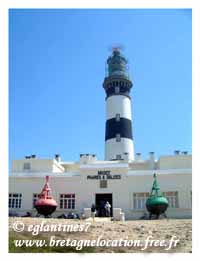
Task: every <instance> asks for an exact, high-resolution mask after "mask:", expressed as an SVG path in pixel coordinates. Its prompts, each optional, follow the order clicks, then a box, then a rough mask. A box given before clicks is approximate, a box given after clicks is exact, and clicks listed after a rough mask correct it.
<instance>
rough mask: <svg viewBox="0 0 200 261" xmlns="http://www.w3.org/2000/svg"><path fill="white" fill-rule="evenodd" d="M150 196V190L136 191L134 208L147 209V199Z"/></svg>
mask: <svg viewBox="0 0 200 261" xmlns="http://www.w3.org/2000/svg"><path fill="white" fill-rule="evenodd" d="M148 197H149V193H148V192H144V193H134V194H133V208H134V209H142V210H143V209H145V208H146V200H147V198H148Z"/></svg>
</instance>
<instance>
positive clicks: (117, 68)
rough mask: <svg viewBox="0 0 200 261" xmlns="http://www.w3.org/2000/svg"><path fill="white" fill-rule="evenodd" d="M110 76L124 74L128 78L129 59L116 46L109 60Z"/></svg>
mask: <svg viewBox="0 0 200 261" xmlns="http://www.w3.org/2000/svg"><path fill="white" fill-rule="evenodd" d="M107 64H108V76H123V77H126V78H128V68H127V64H128V61H127V59H126V58H125V57H124V56H123V55H122V54H121V52H120V50H119V49H118V48H114V49H113V52H112V55H111V56H110V57H109V58H108V60H107Z"/></svg>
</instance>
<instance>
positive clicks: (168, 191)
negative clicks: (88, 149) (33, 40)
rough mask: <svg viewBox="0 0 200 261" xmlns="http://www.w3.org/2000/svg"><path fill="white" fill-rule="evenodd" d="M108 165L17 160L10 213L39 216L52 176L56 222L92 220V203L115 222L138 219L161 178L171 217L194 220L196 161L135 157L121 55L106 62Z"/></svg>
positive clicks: (90, 159)
mask: <svg viewBox="0 0 200 261" xmlns="http://www.w3.org/2000/svg"><path fill="white" fill-rule="evenodd" d="M107 64H108V76H107V77H105V79H104V83H103V87H104V89H105V92H106V135H105V161H99V160H97V158H96V155H93V154H81V155H80V159H79V161H77V162H65V161H61V159H60V157H59V155H56V156H55V158H53V159H40V158H37V157H36V156H35V155H32V156H29V157H25V159H20V160H13V163H12V173H11V175H10V182H9V186H10V188H9V209H10V210H12V211H16V212H18V213H19V212H23V213H24V212H27V211H28V212H33V213H34V212H35V213H36V210H35V209H34V202H35V200H36V199H37V195H38V194H39V193H40V192H41V189H42V187H43V185H44V182H45V176H47V175H48V176H50V187H51V188H52V194H53V197H54V199H55V200H56V201H57V203H58V207H57V209H56V212H55V213H54V214H53V215H54V216H58V215H59V214H62V213H67V212H75V213H79V214H81V213H83V212H84V213H85V214H86V215H90V207H91V205H92V204H93V203H95V204H96V205H97V206H98V205H99V204H100V202H101V201H109V202H110V204H111V206H112V215H113V216H114V218H120V215H122V213H124V214H125V218H126V219H137V218H140V217H141V216H143V215H144V213H145V212H146V209H145V202H146V199H147V197H148V195H149V192H150V190H151V187H152V182H153V174H154V173H156V174H157V178H158V182H159V185H160V188H161V191H162V192H163V193H164V194H165V196H166V197H167V198H168V201H169V208H168V210H167V215H168V216H169V217H178V218H186V217H191V215H192V211H191V208H192V187H191V174H192V158H191V155H188V154H187V152H179V151H175V153H174V155H168V156H161V157H160V158H159V159H155V155H154V153H153V152H150V154H149V158H148V159H146V160H143V159H142V158H141V155H140V153H136V155H134V142H133V135H132V116H131V102H130V99H131V97H130V90H131V87H132V82H131V81H130V79H129V76H128V72H127V66H126V65H127V60H126V59H125V58H124V57H123V56H122V55H121V53H120V51H119V50H118V49H114V50H113V54H112V55H111V56H110V57H109V58H108V60H107Z"/></svg>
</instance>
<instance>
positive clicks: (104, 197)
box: [95, 193, 113, 217]
mask: <svg viewBox="0 0 200 261" xmlns="http://www.w3.org/2000/svg"><path fill="white" fill-rule="evenodd" d="M107 201H108V202H109V203H110V205H111V209H110V216H111V217H112V215H113V202H112V193H100V194H96V197H95V205H96V209H97V216H98V217H106V210H105V208H104V206H105V204H106V202H107Z"/></svg>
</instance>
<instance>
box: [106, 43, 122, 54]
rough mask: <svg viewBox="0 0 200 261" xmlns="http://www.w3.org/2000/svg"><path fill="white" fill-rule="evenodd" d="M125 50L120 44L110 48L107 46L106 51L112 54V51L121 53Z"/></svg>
mask: <svg viewBox="0 0 200 261" xmlns="http://www.w3.org/2000/svg"><path fill="white" fill-rule="evenodd" d="M124 49H125V47H124V46H123V45H122V44H113V45H111V46H109V48H108V50H109V51H110V52H114V51H118V52H120V51H123V50H124Z"/></svg>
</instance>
